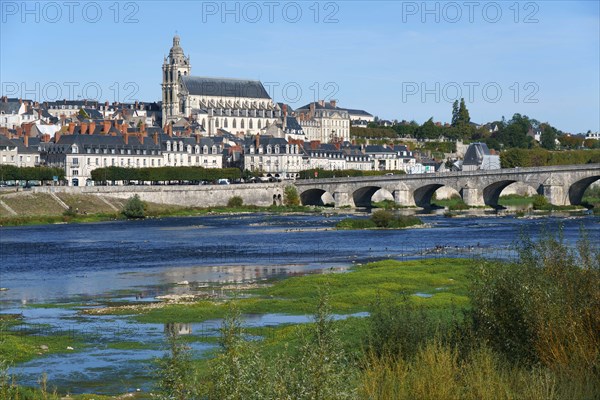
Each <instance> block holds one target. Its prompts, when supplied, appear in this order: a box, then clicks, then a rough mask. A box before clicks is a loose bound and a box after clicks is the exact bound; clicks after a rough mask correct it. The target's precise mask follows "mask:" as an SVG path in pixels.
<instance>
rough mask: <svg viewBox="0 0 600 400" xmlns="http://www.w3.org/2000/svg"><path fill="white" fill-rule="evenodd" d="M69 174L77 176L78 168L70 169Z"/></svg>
mask: <svg viewBox="0 0 600 400" xmlns="http://www.w3.org/2000/svg"><path fill="white" fill-rule="evenodd" d="M71 175H72V176H79V170H77V169H74V170H71Z"/></svg>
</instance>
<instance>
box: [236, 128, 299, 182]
mask: <svg viewBox="0 0 600 400" xmlns="http://www.w3.org/2000/svg"><path fill="white" fill-rule="evenodd" d="M303 155H304V154H303V152H302V149H301V147H300V146H299V145H298V144H295V143H288V142H287V141H286V140H285V139H283V138H277V137H271V136H266V137H265V136H261V135H256V137H254V138H249V139H247V140H246V143H245V145H244V169H247V170H249V171H253V172H262V173H263V174H265V175H266V174H271V175H272V176H277V177H281V178H283V179H293V178H295V177H296V176H297V174H298V172H300V171H302V170H303V169H306V168H305V165H304V162H303Z"/></svg>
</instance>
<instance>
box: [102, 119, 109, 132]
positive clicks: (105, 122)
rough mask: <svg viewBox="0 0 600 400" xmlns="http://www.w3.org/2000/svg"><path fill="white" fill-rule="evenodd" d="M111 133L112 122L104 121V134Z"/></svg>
mask: <svg viewBox="0 0 600 400" xmlns="http://www.w3.org/2000/svg"><path fill="white" fill-rule="evenodd" d="M108 131H110V121H107V120H104V121H102V132H103V133H108Z"/></svg>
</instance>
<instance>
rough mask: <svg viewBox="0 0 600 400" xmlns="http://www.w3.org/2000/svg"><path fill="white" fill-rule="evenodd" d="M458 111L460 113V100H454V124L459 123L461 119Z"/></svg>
mask: <svg viewBox="0 0 600 400" xmlns="http://www.w3.org/2000/svg"><path fill="white" fill-rule="evenodd" d="M458 113H459V107H458V100H454V103H452V126H457V125H458V119H459V114H458Z"/></svg>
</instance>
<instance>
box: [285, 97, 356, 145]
mask: <svg viewBox="0 0 600 400" xmlns="http://www.w3.org/2000/svg"><path fill="white" fill-rule="evenodd" d="M296 118H297V120H298V123H299V124H300V126H301V127H302V129H303V130H304V134H305V136H306V140H309V141H315V140H316V141H320V142H321V143H337V142H345V141H349V140H350V116H349V114H348V110H346V109H345V108H339V107H337V103H336V101H335V100H331V101H330V102H328V103H326V102H325V101H324V100H320V101H318V102H313V103H310V104H307V105H305V106H304V107H300V108H299V109H297V110H296Z"/></svg>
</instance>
